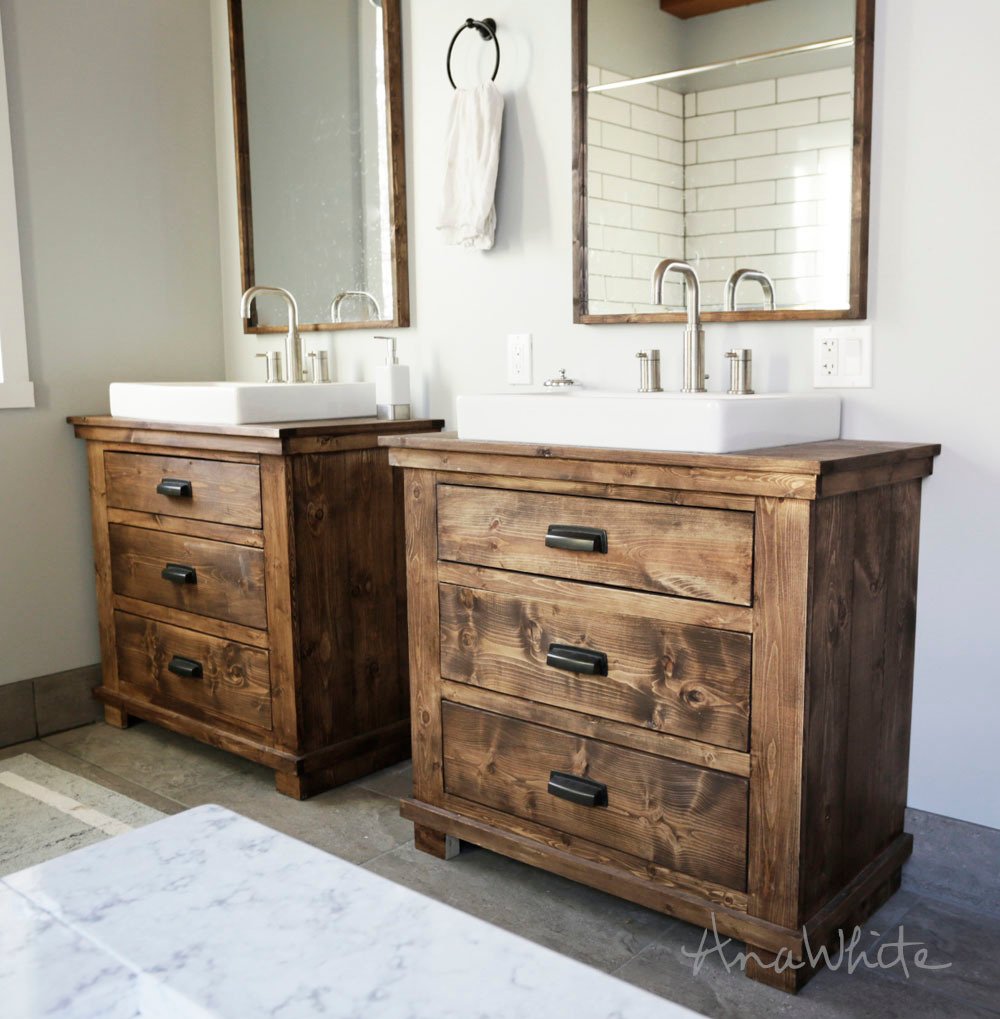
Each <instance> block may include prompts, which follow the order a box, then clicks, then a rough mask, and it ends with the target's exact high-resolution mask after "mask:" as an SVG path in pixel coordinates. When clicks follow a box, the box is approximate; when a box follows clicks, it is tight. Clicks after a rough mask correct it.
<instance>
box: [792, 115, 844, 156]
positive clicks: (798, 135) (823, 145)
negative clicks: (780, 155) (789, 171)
mask: <svg viewBox="0 0 1000 1019" xmlns="http://www.w3.org/2000/svg"><path fill="white" fill-rule="evenodd" d="M853 140H854V127H853V125H852V123H851V121H849V120H829V121H827V122H826V123H824V124H807V125H806V126H804V127H786V128H783V129H782V130H780V131H779V132H778V151H779V152H801V151H803V150H805V149H829V148H834V147H837V146H842V145H843V146H848V145H850V144H851V143H852V142H853Z"/></svg>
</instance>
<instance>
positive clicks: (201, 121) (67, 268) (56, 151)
mask: <svg viewBox="0 0 1000 1019" xmlns="http://www.w3.org/2000/svg"><path fill="white" fill-rule="evenodd" d="M0 18H2V19H3V37H4V38H3V41H4V52H5V57H6V64H7V83H8V89H9V101H10V119H11V135H12V145H13V153H14V176H15V186H16V189H17V212H18V227H19V229H20V235H21V261H22V270H23V275H24V303H25V317H26V324H27V336H28V357H29V362H30V366H31V378H32V380H33V381H34V383H35V392H36V396H37V408H36V409H34V410H0V474H2V481H0V484H2V489H0V683H5V682H12V681H15V680H19V679H27V678H31V677H34V676H39V675H46V674H48V673H52V672H59V671H62V670H64V669H70V668H75V667H77V666H80V665H87V664H90V663H92V662H96V661H97V660H98V658H99V652H98V644H97V616H96V608H95V596H94V580H93V566H92V558H91V540H90V510H89V505H88V498H87V477H86V467H85V463H86V460H85V455H84V447H83V444H82V443H81V442H79V441H77V440H75V439H74V438H73V433H72V429H71V428H70V427H69V425H67V424H66V423H65V416H66V415H67V414H81V413H100V412H106V411H107V406H108V396H107V393H108V389H107V387H108V383H109V382H110V381H111V380H112V379H170V378H179V377H183V376H188V377H190V378H212V377H218V375H219V373H220V372H221V371H222V350H221V345H220V331H221V320H220V301H219V249H218V237H217V234H216V232H215V230H214V223H215V221H216V218H217V196H216V180H215V160H214V140H213V131H214V118H213V115H212V107H211V103H210V101H209V100H208V97H209V96H210V95H211V91H210V90H211V88H212V80H211V51H210V39H209V31H208V27H209V25H208V12H207V10H206V8H205V5H204V2H203V0H171V2H170V3H163V2H161V0H141V2H140V0H88V2H87V3H70V2H66V0H0Z"/></svg>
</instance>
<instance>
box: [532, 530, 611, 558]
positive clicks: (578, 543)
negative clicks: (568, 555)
mask: <svg viewBox="0 0 1000 1019" xmlns="http://www.w3.org/2000/svg"><path fill="white" fill-rule="evenodd" d="M545 547H546V548H564V549H566V550H567V551H569V552H603V553H604V554H605V555H607V552H608V532H607V531H603V530H601V528H599V527H578V526H577V525H576V524H549V529H548V531H547V532H546V534H545Z"/></svg>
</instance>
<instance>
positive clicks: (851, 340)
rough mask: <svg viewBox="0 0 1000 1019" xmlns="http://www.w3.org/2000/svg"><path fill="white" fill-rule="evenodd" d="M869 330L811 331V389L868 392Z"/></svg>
mask: <svg viewBox="0 0 1000 1019" xmlns="http://www.w3.org/2000/svg"><path fill="white" fill-rule="evenodd" d="M871 385H872V327H871V326H869V325H857V326H822V327H821V328H819V329H814V330H813V389H871Z"/></svg>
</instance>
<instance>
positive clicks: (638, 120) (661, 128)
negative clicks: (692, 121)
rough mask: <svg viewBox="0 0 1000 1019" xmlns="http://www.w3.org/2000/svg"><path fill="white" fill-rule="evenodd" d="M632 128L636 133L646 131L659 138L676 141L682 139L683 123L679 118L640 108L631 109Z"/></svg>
mask: <svg viewBox="0 0 1000 1019" xmlns="http://www.w3.org/2000/svg"><path fill="white" fill-rule="evenodd" d="M632 127H634V128H635V129H636V130H637V131H648V132H649V133H650V134H655V135H656V136H657V137H659V138H673V139H675V140H676V141H682V140H683V138H684V121H683V120H682V119H681V118H680V117H674V116H671V115H670V114H669V113H660V112H659V111H657V110H647V109H645V108H644V107H642V106H634V107H633V108H632Z"/></svg>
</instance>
